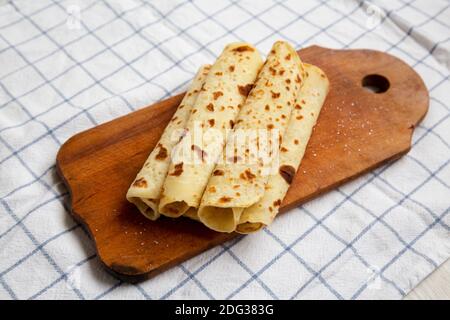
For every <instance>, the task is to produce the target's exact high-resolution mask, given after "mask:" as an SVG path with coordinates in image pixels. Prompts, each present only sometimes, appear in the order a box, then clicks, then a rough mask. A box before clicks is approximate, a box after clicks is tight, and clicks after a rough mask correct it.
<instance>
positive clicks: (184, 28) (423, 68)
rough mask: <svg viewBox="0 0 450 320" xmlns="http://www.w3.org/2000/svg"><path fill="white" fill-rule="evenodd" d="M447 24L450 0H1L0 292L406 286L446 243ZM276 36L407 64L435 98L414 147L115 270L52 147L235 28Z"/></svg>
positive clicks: (213, 47)
mask: <svg viewBox="0 0 450 320" xmlns="http://www.w3.org/2000/svg"><path fill="white" fill-rule="evenodd" d="M449 35H450V3H449V2H448V1H432V2H431V1H424V0H420V1H419V0H416V1H406V0H400V1H377V2H371V3H369V2H363V1H351V0H346V1H329V2H325V1H313V0H302V1H294V0H291V1H259V0H258V1H256V0H255V1H231V0H226V1H225V0H224V1H207V0H195V1H173V0H172V1H167V0H164V1H163V0H159V1H149V2H143V1H137V0H136V1H135V0H127V1H99V2H93V1H84V0H83V1H81V0H80V1H54V2H53V1H47V0H45V1H44V0H37V1H12V2H9V1H8V2H7V1H1V2H0V299H11V298H14V299H16V298H18V299H29V298H31V299H49V298H50V299H53V298H62V299H72V298H73V299H94V298H95V299H98V298H101V299H112V298H119V299H159V298H181V299H193V298H200V299H202V298H207V299H208V298H268V299H272V298H280V299H290V298H293V299H305V298H323V299H328V298H330V299H355V298H356V299H358V298H359V299H365V298H386V299H398V298H401V297H402V296H404V295H405V294H407V293H408V292H409V291H410V290H411V289H412V288H414V286H416V285H417V284H418V283H419V282H420V281H421V280H422V279H423V278H425V277H426V276H427V275H428V274H429V273H430V272H432V271H433V270H435V269H436V268H437V267H438V266H439V265H440V264H441V263H442V262H444V261H445V260H446V259H447V258H448V257H449V256H450V234H449V224H450V215H449V210H450V165H449V160H450V119H449V116H450V105H449V101H450V90H449V89H450V88H449V66H450V42H449V41H450V40H449V39H450V38H449ZM278 39H285V40H287V41H289V42H291V43H292V44H293V45H295V47H296V48H301V47H305V46H308V45H312V44H318V45H322V46H325V47H332V48H372V49H377V50H382V51H385V52H389V53H390V54H393V55H395V56H398V57H400V58H401V59H403V60H404V61H406V62H407V63H408V64H410V65H411V66H413V67H414V69H415V70H416V71H417V72H418V73H419V74H420V75H421V76H422V77H423V79H424V81H425V83H426V85H427V87H428V88H429V91H430V97H431V101H430V102H431V105H430V110H429V112H428V115H427V116H426V118H425V119H424V121H423V122H422V124H421V125H420V126H419V127H418V128H417V129H416V130H415V133H414V137H413V143H414V146H413V148H412V150H411V152H410V153H409V154H408V155H406V156H404V157H403V158H401V159H400V160H398V161H397V162H395V163H393V164H390V165H387V166H385V167H382V168H379V169H377V170H375V171H374V172H371V173H369V174H366V175H365V176H363V177H361V178H359V179H357V180H356V181H353V182H351V183H348V184H346V185H345V186H343V187H341V188H338V189H337V190H335V191H332V192H330V193H328V194H326V195H324V196H322V197H320V198H318V199H316V200H314V201H311V202H309V203H307V204H305V205H303V206H301V207H299V208H297V209H294V210H292V211H291V212H290V213H288V214H285V215H283V216H280V217H279V219H277V220H276V221H275V222H274V224H273V225H271V226H270V227H269V228H267V229H266V230H264V231H262V232H259V233H257V234H254V235H250V236H246V237H242V238H240V239H239V240H235V241H232V242H230V243H227V244H226V245H223V246H218V247H216V248H214V249H211V250H209V251H207V252H205V253H203V254H201V255H199V256H197V257H195V258H193V259H191V260H189V261H187V262H185V263H182V264H181V265H179V266H177V267H174V268H172V269H171V270H169V271H167V272H165V273H163V274H161V275H159V276H157V277H156V278H153V279H151V280H148V281H145V282H142V283H140V284H137V285H132V284H127V283H123V282H121V281H119V280H118V279H115V278H114V277H112V276H110V275H109V274H108V273H106V272H105V270H104V269H103V268H102V267H101V265H100V263H99V261H98V259H97V257H96V254H95V250H94V247H93V243H92V241H90V239H89V238H88V236H87V234H86V233H85V231H84V230H83V229H82V227H81V226H80V225H79V224H77V223H76V222H75V221H74V220H73V219H72V217H71V216H70V215H69V213H68V210H69V199H68V193H67V190H66V188H65V187H64V185H63V184H62V182H61V180H60V179H59V177H58V176H57V174H56V172H55V155H56V152H57V151H58V148H59V147H60V146H61V144H62V143H64V141H66V140H67V139H68V138H69V137H70V136H72V135H73V134H75V133H77V132H80V131H82V130H84V129H87V128H90V127H93V126H95V125H97V124H99V123H102V122H105V121H107V120H110V119H113V118H116V117H118V116H120V115H124V114H127V113H129V112H132V111H133V110H136V109H138V108H140V107H143V106H145V105H149V104H151V103H152V102H155V101H158V100H161V99H164V98H167V97H169V96H171V95H173V94H175V93H178V92H181V91H182V90H184V89H185V88H186V86H187V84H188V83H189V81H190V80H191V78H192V77H193V75H194V73H195V72H196V70H197V68H198V67H199V65H201V64H203V63H206V62H212V61H214V58H215V57H216V56H217V54H218V53H219V52H220V51H221V50H222V48H223V47H224V45H225V44H227V43H229V42H231V41H235V40H245V41H249V42H251V43H254V44H255V45H256V46H257V47H258V48H259V49H260V50H261V52H263V53H266V52H268V50H269V48H270V47H271V45H272V43H273V42H274V41H276V40H278ZM255 248H257V249H256V250H255Z"/></svg>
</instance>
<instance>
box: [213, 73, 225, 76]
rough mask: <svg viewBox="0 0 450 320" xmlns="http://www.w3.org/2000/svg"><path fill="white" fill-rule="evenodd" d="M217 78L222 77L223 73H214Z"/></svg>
mask: <svg viewBox="0 0 450 320" xmlns="http://www.w3.org/2000/svg"><path fill="white" fill-rule="evenodd" d="M214 74H215V75H216V76H221V75H222V74H223V73H222V72H216V73H214Z"/></svg>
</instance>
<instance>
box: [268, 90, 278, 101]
mask: <svg viewBox="0 0 450 320" xmlns="http://www.w3.org/2000/svg"><path fill="white" fill-rule="evenodd" d="M270 93H271V94H272V98H273V99H277V98H279V97H280V95H281V93H279V92H273V91H272V90H270Z"/></svg>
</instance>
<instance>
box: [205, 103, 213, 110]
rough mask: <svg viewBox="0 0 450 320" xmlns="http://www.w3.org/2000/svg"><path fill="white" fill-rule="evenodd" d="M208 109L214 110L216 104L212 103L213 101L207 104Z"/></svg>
mask: <svg viewBox="0 0 450 320" xmlns="http://www.w3.org/2000/svg"><path fill="white" fill-rule="evenodd" d="M206 109H208V110H209V111H211V112H212V111H214V105H213V104H212V103H209V104H208V105H207V106H206Z"/></svg>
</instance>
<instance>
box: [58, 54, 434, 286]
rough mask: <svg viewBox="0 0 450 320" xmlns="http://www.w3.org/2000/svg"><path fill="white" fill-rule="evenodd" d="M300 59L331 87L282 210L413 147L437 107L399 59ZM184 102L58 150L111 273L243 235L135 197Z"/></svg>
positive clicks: (154, 266)
mask: <svg viewBox="0 0 450 320" xmlns="http://www.w3.org/2000/svg"><path fill="white" fill-rule="evenodd" d="M299 55H300V56H301V58H302V60H303V61H304V62H308V63H312V64H315V65H317V66H319V67H320V68H322V69H323V70H324V71H325V73H326V74H327V75H328V77H329V79H330V83H331V86H330V93H329V95H328V97H327V100H326V102H325V105H324V107H323V109H322V112H321V114H320V117H319V120H318V123H317V125H316V127H315V130H314V133H313V135H312V137H311V140H310V142H309V145H308V148H307V151H306V154H305V157H304V159H303V161H302V164H301V166H300V169H299V170H298V174H297V176H296V177H295V179H294V181H293V183H292V185H291V187H290V189H289V192H288V194H287V195H286V198H285V199H284V201H283V204H282V206H281V212H286V211H288V210H289V209H291V208H294V207H296V206H298V205H300V204H301V203H304V202H305V201H308V200H309V199H311V198H313V197H317V196H319V195H320V194H322V193H324V192H326V191H328V190H331V189H333V188H335V187H337V186H339V185H341V184H343V183H344V182H346V181H348V180H350V179H353V178H355V177H357V176H359V175H361V174H363V173H365V172H367V171H369V170H372V169H373V168H376V167H378V166H380V165H382V164H384V163H386V162H388V161H391V160H393V159H397V158H399V157H400V156H401V155H403V154H405V153H406V152H408V150H409V149H410V147H411V135H412V133H413V130H414V128H415V126H416V125H417V124H418V123H419V122H420V121H421V119H422V118H423V117H424V116H425V114H426V112H427V110H428V92H427V89H426V87H425V85H424V83H423V82H422V80H421V78H420V77H419V76H418V75H417V73H416V72H414V70H413V69H411V68H410V67H409V66H408V65H406V64H405V63H404V62H402V61H401V60H399V59H397V58H395V57H393V56H391V55H388V54H385V53H382V52H377V51H372V50H331V49H325V48H321V47H317V46H312V47H308V48H306V49H302V50H300V51H299ZM369 87H371V88H372V89H373V90H375V91H377V92H373V91H370V90H368V88H369ZM181 99H182V94H181V95H177V96H175V97H172V98H170V99H167V100H165V101H161V102H159V103H156V104H154V105H152V106H149V107H146V108H143V109H141V110H139V111H136V112H133V113H131V114H128V115H126V116H124V117H121V118H118V119H116V120H113V121H110V122H108V123H105V124H102V125H100V126H97V127H95V128H92V129H90V130H87V131H84V132H82V133H79V134H77V135H75V136H73V137H72V138H70V139H69V140H68V141H67V142H66V143H65V144H64V145H63V146H62V147H61V149H60V150H59V153H58V155H57V161H56V162H57V168H58V171H59V174H60V176H61V177H62V178H63V180H64V182H65V183H66V185H67V188H68V189H69V191H70V194H71V199H72V214H73V215H74V216H75V218H76V219H77V220H78V221H80V222H81V223H82V224H83V225H84V226H85V227H86V229H87V230H88V231H89V233H90V234H91V236H92V239H93V241H94V242H95V245H96V248H97V251H98V255H99V258H100V260H101V261H102V262H103V263H104V265H105V266H106V267H107V268H108V270H110V271H112V272H113V273H114V274H116V275H117V276H119V277H121V278H122V279H125V280H129V281H137V280H141V279H145V278H148V277H151V276H154V275H156V274H157V273H160V272H162V271H163V270H166V269H167V268H170V267H171V266H174V265H176V264H178V263H180V262H182V261H184V260H186V259H189V258H190V257H193V256H195V255H197V254H199V253H201V252H203V251H205V250H207V249H209V248H211V247H213V246H216V245H218V244H220V243H223V242H225V241H227V240H230V239H232V238H233V237H236V236H237V234H222V233H217V232H215V231H212V230H209V229H207V228H206V227H204V226H203V225H202V224H200V223H198V222H195V221H192V220H189V219H186V218H179V219H169V218H161V219H159V220H158V221H156V222H152V221H150V220H147V219H146V218H145V217H144V216H142V215H141V214H140V213H139V211H138V210H137V209H136V208H135V207H134V206H133V205H132V204H130V203H128V202H127V201H126V199H125V194H126V191H127V189H128V187H129V185H130V183H131V182H132V181H133V179H134V177H135V175H136V173H137V172H138V171H139V169H140V168H141V166H142V164H143V163H144V161H145V159H146V158H147V156H148V154H149V152H150V151H151V150H152V148H153V147H154V146H155V144H156V142H157V141H158V139H159V137H160V135H161V133H162V131H163V130H164V128H165V126H166V124H167V122H168V121H169V120H170V118H171V116H172V114H173V113H174V111H175V109H176V107H177V106H178V103H179V102H180V101H181ZM262 250H264V248H262Z"/></svg>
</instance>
